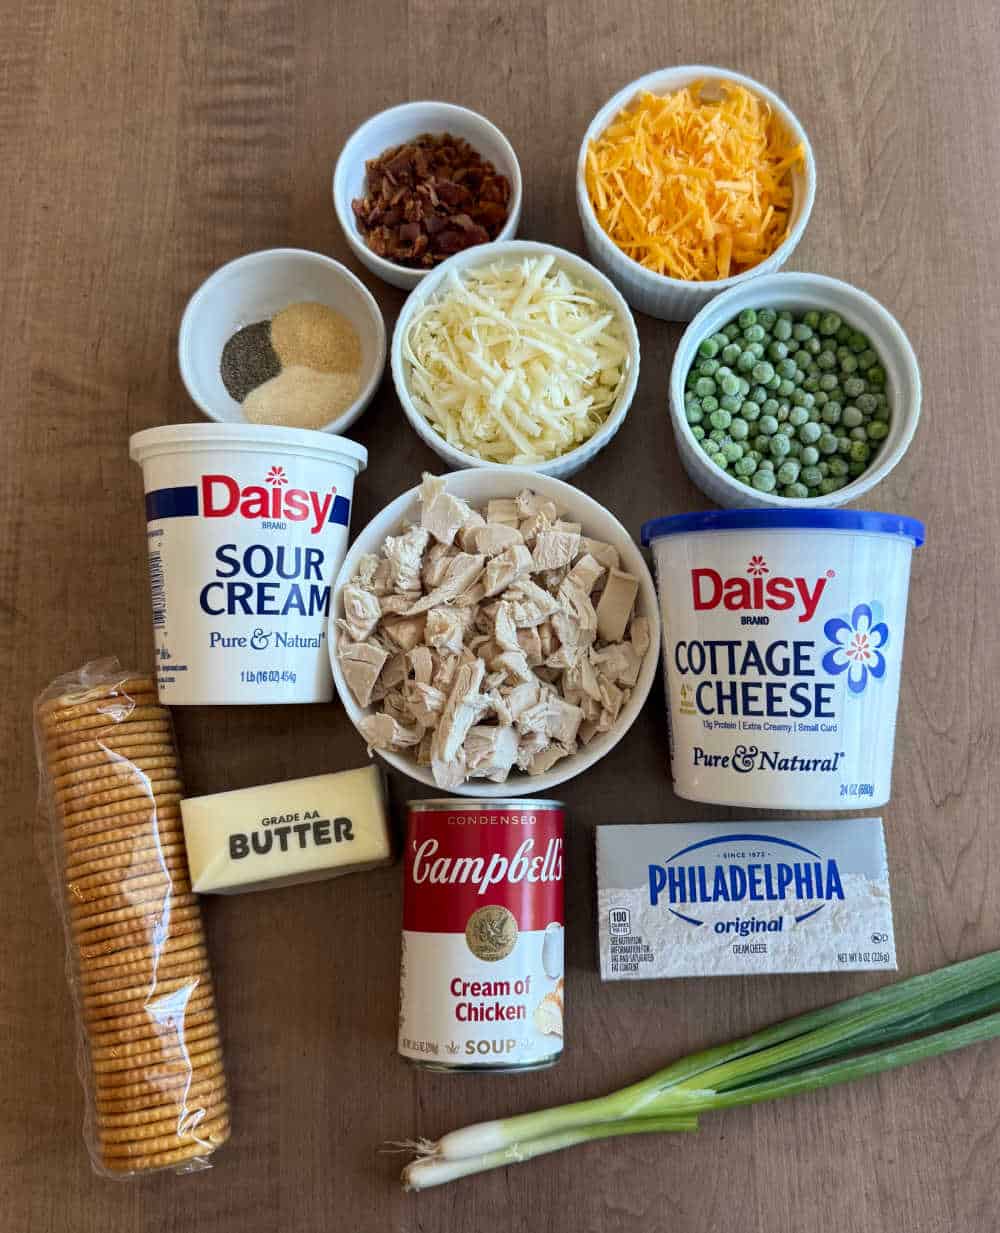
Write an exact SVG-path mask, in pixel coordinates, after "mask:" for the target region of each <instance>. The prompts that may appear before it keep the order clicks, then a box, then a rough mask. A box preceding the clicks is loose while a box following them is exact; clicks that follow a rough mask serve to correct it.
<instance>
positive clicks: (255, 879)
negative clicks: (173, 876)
mask: <svg viewBox="0 0 1000 1233" xmlns="http://www.w3.org/2000/svg"><path fill="white" fill-rule="evenodd" d="M181 817H182V819H183V822H184V842H185V844H186V846H187V856H188V865H189V866H190V870H191V887H192V889H193V890H194V891H195V892H197V893H198V894H222V895H228V894H236V893H238V892H240V891H251V890H268V889H270V888H271V887H274V886H289V885H291V884H292V883H295V882H317V881H320V880H321V879H323V878H336V877H339V876H340V875H341V874H344V873H360V872H361V871H362V870H364V869H376V868H378V867H379V866H380V865H388V864H390V863H391V862H392V842H391V837H390V834H389V823H388V817H387V810H386V802H385V790H384V787H383V783H382V773H381V771H380V770H379V769H378V767H375V766H366V767H362V768H361V769H360V770H357V771H340V772H339V773H337V774H333V775H313V776H311V777H310V778H308V779H290V780H288V781H287V782H286V783H271V784H264V785H262V786H261V787H259V788H241V789H239V790H237V791H235V792H219V793H216V794H215V795H214V796H197V797H190V798H189V799H187V800H183V801H181Z"/></svg>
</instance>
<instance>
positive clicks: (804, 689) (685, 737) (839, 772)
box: [642, 509, 924, 809]
mask: <svg viewBox="0 0 1000 1233" xmlns="http://www.w3.org/2000/svg"><path fill="white" fill-rule="evenodd" d="M923 540H924V528H923V526H922V524H921V523H919V522H917V521H915V520H914V519H912V518H902V517H898V516H896V515H894V514H877V513H868V512H864V511H860V510H825V509H824V510H820V509H816V510H810V509H794V510H716V511H712V512H710V513H704V514H682V515H679V516H677V517H672V518H658V519H655V520H654V521H652V522H647V523H646V524H645V526H644V527H643V528H642V542H643V543H644V544H647V545H651V546H652V551H653V558H654V561H655V566H656V580H657V590H658V592H659V598H660V610H661V613H662V616H663V650H664V657H663V662H664V678H665V687H666V695H667V706H668V712H669V720H670V752H671V765H672V770H673V778H674V788H675V790H676V792H677V794H678V795H679V796H683V797H686V798H687V799H688V800H695V801H706V802H712V803H714V804H719V805H744V806H753V807H759V808H768V809H851V808H855V809H856V808H857V807H858V806H859V805H865V806H872V805H882V804H884V803H885V802H886V801H887V800H888V799H889V794H890V778H891V773H892V754H893V744H894V740H895V729H896V707H897V703H898V699H899V673H900V664H901V660H902V652H903V628H904V624H905V620H906V598H907V590H908V585H909V577H910V558H911V556H912V553H913V549H914V547H918V546H919V545H920V544H922V543H923Z"/></svg>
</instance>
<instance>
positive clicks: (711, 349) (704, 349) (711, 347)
mask: <svg viewBox="0 0 1000 1233" xmlns="http://www.w3.org/2000/svg"><path fill="white" fill-rule="evenodd" d="M698 352H699V354H700V355H703V356H704V357H705V359H706V360H710V359H712V358H713V357H714V356H715V355H717V354H718V352H719V344H718V343H717V342H716V341H715V339H714V338H706V339H704V340H703V341H702V342H701V343H700V344H699V346H698Z"/></svg>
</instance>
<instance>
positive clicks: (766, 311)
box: [757, 308, 778, 330]
mask: <svg viewBox="0 0 1000 1233" xmlns="http://www.w3.org/2000/svg"><path fill="white" fill-rule="evenodd" d="M777 320H778V314H777V313H776V312H775V311H774V309H773V308H758V309H757V323H758V325H762V326H763V327H764V329H765V330H771V329H774V323H775V321H777Z"/></svg>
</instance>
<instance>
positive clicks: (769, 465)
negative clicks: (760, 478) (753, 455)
mask: <svg viewBox="0 0 1000 1233" xmlns="http://www.w3.org/2000/svg"><path fill="white" fill-rule="evenodd" d="M757 470H758V471H773V470H774V462H773V460H772V459H770V458H762V459H761V460H760V462H758V463H757Z"/></svg>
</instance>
